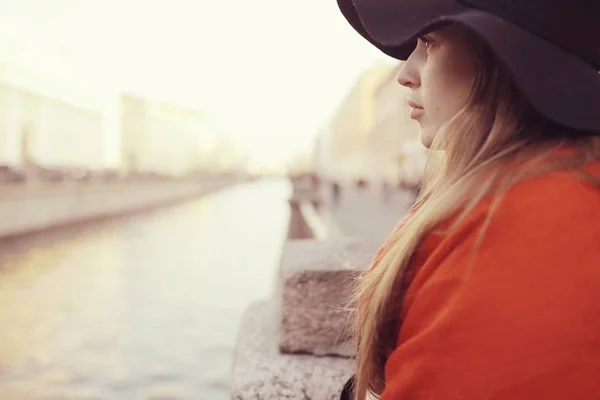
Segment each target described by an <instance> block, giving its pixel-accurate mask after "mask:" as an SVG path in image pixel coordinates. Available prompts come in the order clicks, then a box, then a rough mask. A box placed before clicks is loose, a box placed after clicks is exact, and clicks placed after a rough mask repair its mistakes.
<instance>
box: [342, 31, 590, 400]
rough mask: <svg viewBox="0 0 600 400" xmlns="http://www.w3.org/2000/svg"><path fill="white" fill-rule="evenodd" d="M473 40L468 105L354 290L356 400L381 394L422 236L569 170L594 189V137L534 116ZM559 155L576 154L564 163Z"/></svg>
mask: <svg viewBox="0 0 600 400" xmlns="http://www.w3.org/2000/svg"><path fill="white" fill-rule="evenodd" d="M473 36H474V38H473V43H475V45H474V55H475V60H476V62H477V64H478V73H477V77H476V79H475V82H474V85H473V90H472V93H471V96H470V98H469V100H468V101H467V105H466V106H465V107H464V108H463V109H462V110H461V111H460V112H458V113H457V115H455V116H454V117H453V118H452V119H451V120H450V121H449V122H448V123H447V124H445V126H443V127H442V128H441V129H440V132H439V133H438V134H437V135H436V138H435V139H434V143H433V145H432V149H431V150H430V151H429V159H428V162H427V166H426V169H425V173H424V177H423V181H422V189H421V192H420V194H419V196H418V197H417V200H416V202H415V205H414V206H413V210H412V213H411V215H410V217H409V218H407V219H406V220H405V221H403V223H402V225H401V226H399V228H398V229H397V230H396V231H395V232H394V233H393V234H392V235H391V236H390V237H389V238H388V239H387V241H386V243H385V244H384V248H386V250H385V251H384V252H383V253H382V255H381V257H379V259H377V260H375V264H374V265H373V266H372V267H371V268H369V269H367V270H366V271H365V272H364V273H363V274H362V276H361V277H360V279H359V281H358V284H357V287H356V292H355V296H354V298H353V300H352V301H353V305H354V306H355V311H356V314H355V319H354V321H355V322H354V337H355V340H356V345H357V352H356V361H357V374H356V379H355V383H354V389H355V390H354V392H355V395H356V398H357V399H360V400H364V399H365V398H366V396H367V394H368V393H369V392H370V393H373V394H375V395H379V394H381V392H382V391H383V388H384V366H385V362H386V360H387V358H388V357H389V355H390V353H391V352H392V351H393V350H394V348H395V346H396V340H397V337H398V331H399V329H400V326H401V323H402V321H401V320H400V314H401V307H402V300H403V295H404V294H403V293H402V292H401V291H402V290H401V288H402V281H403V278H404V274H405V270H406V267H407V265H408V264H409V262H410V260H411V257H412V255H413V253H415V251H416V249H417V248H418V246H419V244H420V242H421V240H422V239H423V237H424V236H425V235H426V234H427V233H428V232H430V231H431V230H432V229H433V228H435V227H436V226H437V225H438V224H440V223H441V222H442V221H444V220H446V219H448V218H450V217H451V216H454V215H456V216H457V218H456V220H453V222H454V224H453V225H452V227H455V226H456V225H457V224H459V223H460V222H461V220H462V218H464V217H465V216H466V215H467V214H468V213H469V212H470V211H472V210H473V208H474V207H475V206H476V205H477V203H479V202H480V201H481V200H482V199H483V198H485V197H488V196H489V197H491V198H492V199H493V202H492V207H491V209H490V212H489V213H488V221H489V217H490V216H491V212H493V209H494V205H497V204H498V202H499V200H500V198H501V196H502V194H503V193H505V192H506V190H507V189H508V188H509V187H511V186H512V185H514V184H516V183H517V182H519V181H522V180H524V179H528V178H531V177H533V176H536V175H539V174H542V173H545V172H548V171H552V170H569V171H572V172H573V173H574V174H576V175H577V176H578V177H583V178H584V179H585V180H587V181H589V182H591V183H592V184H595V185H596V186H598V187H600V182H599V181H598V179H597V178H595V177H593V176H592V175H591V174H589V173H586V170H585V167H584V166H585V164H587V163H588V162H590V161H594V160H600V137H598V136H594V135H592V134H589V133H586V132H577V131H574V130H572V129H569V128H565V127H562V126H559V125H558V124H555V123H553V122H551V121H549V120H548V119H546V118H543V117H542V116H540V115H539V114H538V113H537V112H536V111H534V109H533V107H532V106H531V105H530V104H529V103H528V102H527V100H526V99H525V98H524V97H523V96H522V94H521V93H520V92H519V90H518V89H517V88H516V87H515V85H514V84H513V82H512V79H511V77H510V75H509V74H508V72H507V71H506V70H505V69H504V67H503V65H501V64H500V63H499V61H498V60H497V59H496V57H495V56H494V55H493V53H492V52H491V50H490V49H489V48H488V47H487V46H486V45H485V44H484V43H483V41H481V40H480V39H479V38H478V37H477V36H476V35H473ZM599 112H600V110H599ZM557 148H570V149H573V150H575V151H572V152H569V153H568V155H566V154H564V153H561V152H556V151H555V150H556V149H557ZM435 149H443V151H441V150H435ZM524 165H527V168H524ZM484 226H485V224H484ZM452 227H451V228H450V229H452Z"/></svg>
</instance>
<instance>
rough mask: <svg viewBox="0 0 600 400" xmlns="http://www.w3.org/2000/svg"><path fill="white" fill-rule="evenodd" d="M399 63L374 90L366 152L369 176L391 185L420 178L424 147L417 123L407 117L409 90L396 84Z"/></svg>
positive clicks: (424, 155)
mask: <svg viewBox="0 0 600 400" xmlns="http://www.w3.org/2000/svg"><path fill="white" fill-rule="evenodd" d="M400 68H402V63H400V64H398V66H397V67H396V68H395V69H394V70H393V71H391V72H390V73H389V74H388V76H387V77H386V79H384V80H383V81H382V82H381V83H380V84H379V86H378V87H377V88H376V91H375V126H374V128H373V131H372V132H371V134H370V135H369V136H368V144H367V146H366V149H365V150H366V151H367V152H368V154H369V157H370V159H371V161H370V163H369V164H370V165H371V168H372V169H371V172H372V174H371V178H372V179H374V180H380V181H385V182H387V183H389V184H392V185H397V184H398V183H407V184H415V183H417V182H418V181H419V180H420V177H421V173H422V170H423V168H424V162H425V157H426V149H425V147H424V146H423V145H422V144H421V142H420V139H419V124H418V123H417V122H416V121H414V120H412V119H411V118H410V107H409V106H408V103H407V102H408V95H409V93H410V90H409V89H408V88H405V87H403V86H401V85H399V84H398V82H397V76H398V72H399V71H400Z"/></svg>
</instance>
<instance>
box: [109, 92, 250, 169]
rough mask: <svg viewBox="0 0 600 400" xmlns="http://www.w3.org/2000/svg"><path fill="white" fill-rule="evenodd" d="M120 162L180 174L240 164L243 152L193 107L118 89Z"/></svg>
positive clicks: (240, 165)
mask: <svg viewBox="0 0 600 400" xmlns="http://www.w3.org/2000/svg"><path fill="white" fill-rule="evenodd" d="M120 111H121V127H120V130H121V154H122V168H123V170H124V171H125V172H126V173H129V172H137V173H154V174H160V175H170V176H181V175H186V174H189V173H192V172H199V171H207V172H208V171H210V172H222V171H229V170H233V169H239V168H242V164H244V163H245V162H246V160H245V159H244V156H243V154H242V153H241V152H240V151H239V149H238V148H237V147H236V146H234V144H233V143H232V142H231V141H229V140H227V139H226V138H225V137H224V136H223V135H220V134H217V132H216V131H215V130H214V129H213V128H211V127H210V125H209V124H208V122H207V120H206V118H205V116H204V115H203V114H202V113H201V112H200V111H198V110H194V109H190V108H185V107H180V106H177V105H174V104H169V103H166V102H161V101H155V100H152V99H148V98H144V97H139V96H133V95H123V96H121V100H120Z"/></svg>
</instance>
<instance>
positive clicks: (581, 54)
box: [337, 0, 600, 133]
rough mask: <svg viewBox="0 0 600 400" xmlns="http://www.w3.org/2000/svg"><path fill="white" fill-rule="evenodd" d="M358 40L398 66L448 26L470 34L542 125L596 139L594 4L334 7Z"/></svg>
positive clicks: (376, 2)
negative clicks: (492, 55)
mask: <svg viewBox="0 0 600 400" xmlns="http://www.w3.org/2000/svg"><path fill="white" fill-rule="evenodd" d="M337 2H338V5H339V7H340V10H341V11H342V13H343V14H344V16H345V17H346V19H347V20H348V22H350V24H351V25H352V27H354V29H356V30H357V31H358V32H359V33H360V34H361V35H362V36H363V37H364V38H366V39H367V40H368V41H369V42H371V43H372V44H374V45H375V46H376V47H378V48H379V49H380V50H381V51H383V52H384V53H386V54H387V55H389V56H391V57H394V58H396V59H399V60H406V59H407V58H408V57H409V56H410V54H411V53H412V51H413V50H414V49H415V46H416V42H417V39H418V38H419V37H420V36H422V35H424V34H426V33H428V32H431V31H434V30H436V29H438V28H440V27H442V26H445V25H448V24H450V23H461V24H464V25H465V26H467V27H469V28H471V29H472V30H473V31H475V32H476V33H477V34H478V35H479V36H480V37H481V38H482V39H483V40H484V41H485V42H486V43H487V44H488V45H489V47H490V48H491V49H492V50H493V52H494V53H495V54H496V56H497V57H498V58H499V59H500V60H501V61H502V62H503V63H504V64H505V65H506V67H507V69H508V70H509V72H510V73H511V74H512V77H513V79H514V82H515V84H516V86H517V87H518V88H519V89H520V90H521V91H522V92H523V94H524V95H525V96H526V98H527V99H528V100H529V102H530V103H531V104H532V105H533V106H534V107H535V108H536V109H537V110H538V112H540V113H541V114H542V115H543V116H545V117H546V118H548V119H550V120H553V121H555V122H557V123H559V124H561V125H564V126H567V127H570V128H574V129H578V130H584V131H591V132H594V133H600V74H599V73H598V70H600V0H594V1H586V0H568V1H567V0H337Z"/></svg>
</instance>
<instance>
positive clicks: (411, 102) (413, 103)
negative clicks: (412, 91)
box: [408, 99, 423, 109]
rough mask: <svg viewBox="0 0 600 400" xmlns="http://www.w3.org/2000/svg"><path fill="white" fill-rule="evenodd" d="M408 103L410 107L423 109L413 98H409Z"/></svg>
mask: <svg viewBox="0 0 600 400" xmlns="http://www.w3.org/2000/svg"><path fill="white" fill-rule="evenodd" d="M408 105H409V106H410V107H412V108H420V109H423V107H422V106H420V105H418V104H417V103H415V102H414V101H413V100H411V99H408Z"/></svg>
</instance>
